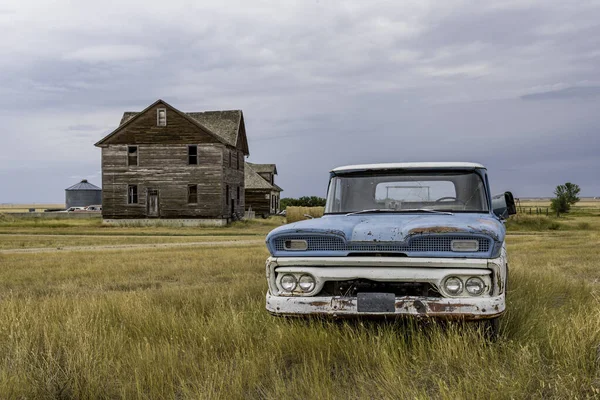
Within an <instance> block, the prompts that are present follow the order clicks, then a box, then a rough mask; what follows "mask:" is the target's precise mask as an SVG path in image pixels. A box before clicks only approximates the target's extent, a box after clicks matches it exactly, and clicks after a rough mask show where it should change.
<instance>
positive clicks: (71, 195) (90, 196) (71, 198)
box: [65, 179, 102, 208]
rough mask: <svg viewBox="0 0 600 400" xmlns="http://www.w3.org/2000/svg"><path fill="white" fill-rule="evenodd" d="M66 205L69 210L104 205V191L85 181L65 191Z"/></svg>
mask: <svg viewBox="0 0 600 400" xmlns="http://www.w3.org/2000/svg"><path fill="white" fill-rule="evenodd" d="M65 204H66V206H67V208H69V207H87V206H91V205H99V204H102V189H100V188H99V187H98V186H96V185H92V184H91V183H89V182H88V181H87V179H83V180H82V181H81V182H79V183H77V184H75V185H73V186H71V187H69V188H66V189H65Z"/></svg>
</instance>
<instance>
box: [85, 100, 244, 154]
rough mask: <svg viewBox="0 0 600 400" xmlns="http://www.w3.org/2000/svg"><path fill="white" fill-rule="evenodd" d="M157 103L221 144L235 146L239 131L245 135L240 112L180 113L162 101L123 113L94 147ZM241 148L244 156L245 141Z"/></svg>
mask: <svg viewBox="0 0 600 400" xmlns="http://www.w3.org/2000/svg"><path fill="white" fill-rule="evenodd" d="M158 103H164V104H165V105H167V106H169V107H170V108H172V109H173V110H175V111H177V112H178V113H179V114H181V115H183V116H185V117H187V118H188V119H189V120H191V121H192V122H194V123H195V124H196V125H199V126H200V127H201V128H203V129H205V130H207V131H209V132H210V133H212V134H213V135H214V136H215V137H216V138H217V139H218V140H219V141H221V142H223V143H224V144H227V145H229V146H232V147H236V146H237V142H238V140H239V139H240V138H239V136H240V131H243V132H244V133H245V129H246V128H245V126H244V116H243V113H242V110H227V111H204V112H181V111H179V110H177V109H176V108H175V107H173V106H171V105H169V104H167V103H166V102H164V101H163V100H160V99H159V100H157V101H156V102H154V103H153V104H151V105H150V106H149V107H147V108H146V109H145V110H144V111H140V112H138V111H125V112H124V113H123V116H122V117H121V122H120V123H119V127H118V128H117V129H115V130H114V131H113V132H112V133H110V134H109V135H108V136H106V137H105V138H104V139H102V140H100V141H99V142H98V143H96V146H98V145H100V144H102V143H103V142H105V141H106V140H107V139H109V138H110V137H112V136H113V135H114V134H115V133H117V132H118V131H119V130H120V129H121V128H122V127H123V126H124V125H125V124H127V123H129V122H130V121H132V120H133V119H135V117H136V116H137V115H139V114H142V113H144V112H145V111H146V110H148V109H150V108H151V107H153V106H154V105H156V104H158ZM242 139H243V140H244V143H243V146H244V147H245V150H246V151H245V154H248V150H247V148H248V144H247V143H246V141H245V139H244V138H243V137H242Z"/></svg>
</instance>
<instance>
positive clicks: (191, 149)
mask: <svg viewBox="0 0 600 400" xmlns="http://www.w3.org/2000/svg"><path fill="white" fill-rule="evenodd" d="M188 164H189V165H197V164H198V146H197V145H195V144H191V145H189V146H188Z"/></svg>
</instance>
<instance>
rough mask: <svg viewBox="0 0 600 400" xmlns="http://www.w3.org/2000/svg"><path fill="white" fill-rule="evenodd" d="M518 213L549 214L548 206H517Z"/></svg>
mask: <svg viewBox="0 0 600 400" xmlns="http://www.w3.org/2000/svg"><path fill="white" fill-rule="evenodd" d="M517 213H518V214H529V215H545V216H549V215H550V207H517Z"/></svg>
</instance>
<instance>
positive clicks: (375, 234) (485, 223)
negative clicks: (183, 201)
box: [267, 213, 506, 243]
mask: <svg viewBox="0 0 600 400" xmlns="http://www.w3.org/2000/svg"><path fill="white" fill-rule="evenodd" d="M308 233H317V234H328V235H335V236H341V237H343V238H344V240H345V241H346V242H359V243H361V242H362V243H364V242H406V241H407V240H409V239H410V238H411V237H412V236H416V235H435V234H452V233H455V234H475V235H485V236H488V237H490V238H491V239H492V240H494V241H497V242H502V241H504V236H505V233H506V230H505V227H504V224H503V223H502V222H500V221H499V220H498V219H497V218H496V217H494V216H492V215H490V214H475V213H454V214H452V215H448V214H432V213H422V214H421V213H411V214H392V213H385V214H355V215H326V216H324V217H322V218H315V219H312V220H307V221H301V222H296V223H292V224H288V225H284V226H281V227H279V228H277V229H275V230H273V231H271V233H269V235H268V236H267V242H268V241H269V240H271V239H272V238H274V237H276V236H279V235H282V234H285V235H288V234H290V235H298V234H308Z"/></svg>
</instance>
